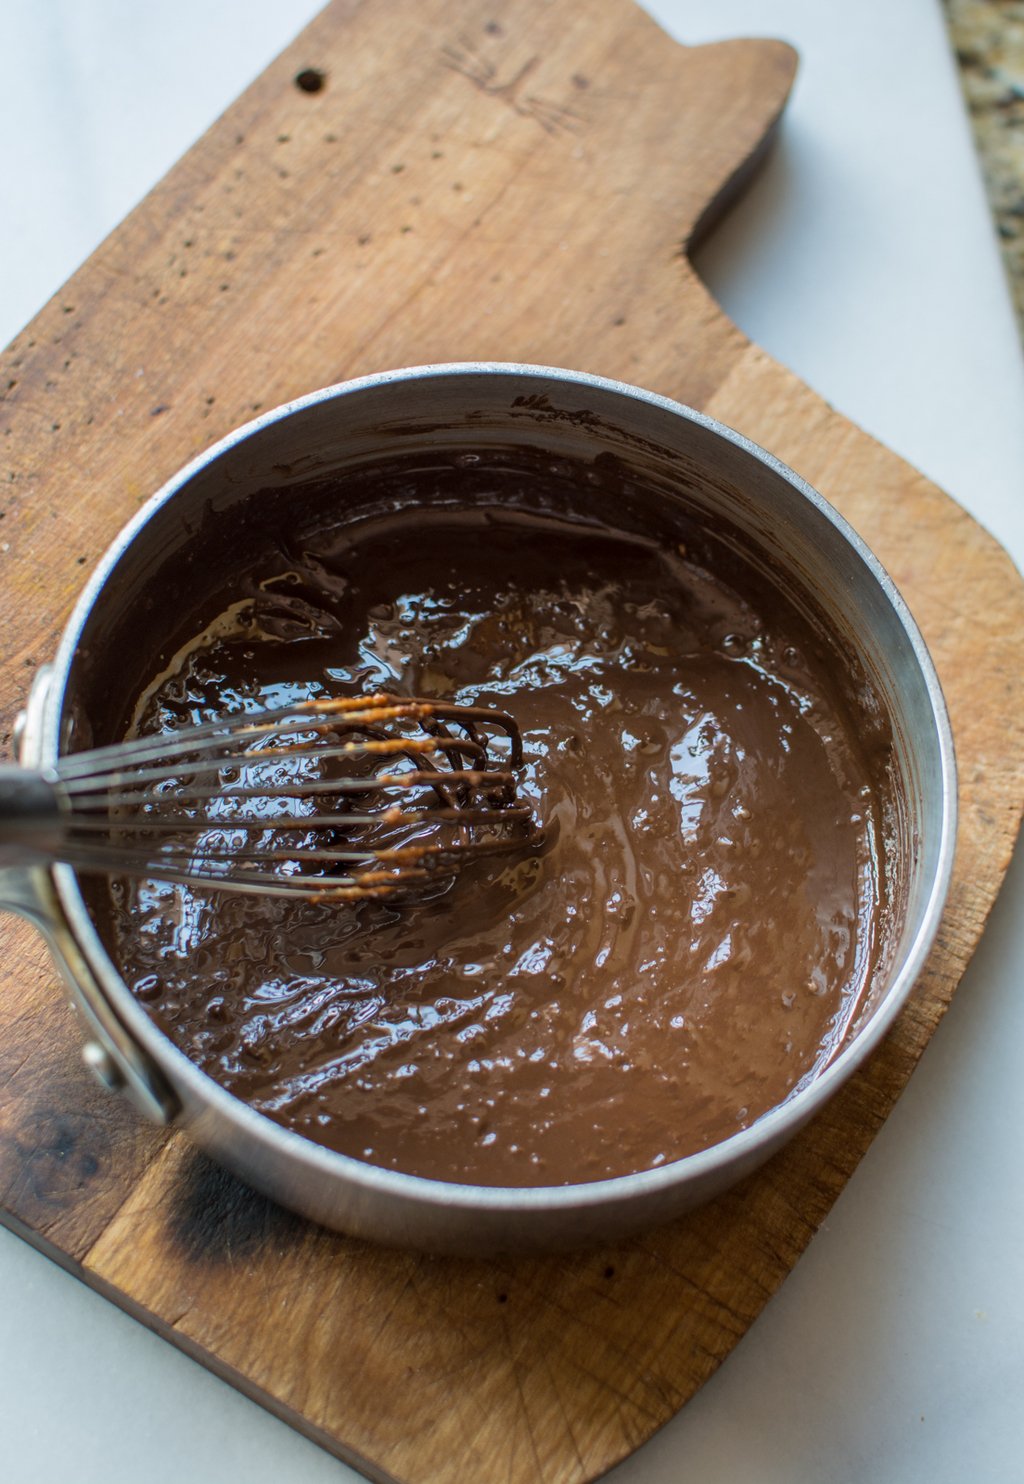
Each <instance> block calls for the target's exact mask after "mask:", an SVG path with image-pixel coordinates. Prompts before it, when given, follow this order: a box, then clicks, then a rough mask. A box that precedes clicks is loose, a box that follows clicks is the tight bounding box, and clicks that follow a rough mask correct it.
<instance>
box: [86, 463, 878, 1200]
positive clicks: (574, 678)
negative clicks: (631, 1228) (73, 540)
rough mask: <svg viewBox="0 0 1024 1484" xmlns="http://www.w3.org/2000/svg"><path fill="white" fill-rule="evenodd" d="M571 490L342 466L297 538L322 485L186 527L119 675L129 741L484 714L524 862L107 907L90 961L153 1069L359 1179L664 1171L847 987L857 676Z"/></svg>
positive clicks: (750, 1093) (765, 1084) (749, 587)
mask: <svg viewBox="0 0 1024 1484" xmlns="http://www.w3.org/2000/svg"><path fill="white" fill-rule="evenodd" d="M582 480H583V474H582V472H581V471H574V470H573V469H571V468H569V469H566V468H561V469H556V470H553V471H550V472H544V470H543V469H542V468H541V467H540V466H538V467H537V468H532V467H530V466H529V465H524V464H523V461H522V459H519V460H518V461H517V459H516V458H514V457H512V458H510V459H509V460H507V461H505V463H503V462H502V460H501V459H494V458H492V459H491V460H490V461H488V460H487V459H483V460H480V459H476V458H474V457H473V456H470V457H469V458H468V459H465V458H460V459H450V460H448V461H447V462H446V461H445V460H443V459H442V460H440V461H438V460H437V459H436V458H435V459H434V460H433V462H431V461H429V460H428V461H422V460H421V461H420V462H419V463H417V462H416V461H412V462H409V463H407V464H406V465H403V466H400V467H398V466H396V467H395V468H393V469H390V470H387V471H379V470H378V471H375V472H374V471H370V472H367V473H365V474H364V475H363V476H361V482H360V477H357V476H352V477H350V479H349V481H348V484H347V485H345V486H344V487H340V488H339V490H338V491H337V492H336V493H335V494H334V495H331V497H330V498H329V499H327V500H326V507H329V509H330V510H331V511H333V515H331V516H330V517H329V518H328V517H327V516H325V515H324V514H323V510H324V508H326V507H325V497H324V492H323V490H320V491H319V492H318V494H317V502H316V503H317V508H318V510H319V511H320V514H319V515H318V516H317V518H316V520H306V521H305V523H304V524H303V522H301V521H298V520H297V518H296V521H297V524H296V523H293V522H292V521H291V520H290V519H289V517H288V514H287V511H288V509H289V508H291V507H289V506H288V504H287V502H285V503H284V504H280V502H279V504H280V510H279V512H278V516H277V517H276V526H275V524H274V521H273V520H271V521H270V526H271V527H272V528H273V530H274V531H275V532H276V534H274V536H273V539H272V540H266V541H264V543H263V545H262V546H261V545H260V541H259V540H258V539H257V538H255V537H252V538H250V544H249V545H248V546H246V544H245V542H244V541H239V543H237V544H235V545H234V546H232V547H231V548H230V550H229V565H231V564H232V563H233V564H234V565H233V566H232V568H231V571H230V573H226V571H225V568H224V562H223V557H222V556H216V555H213V554H211V553H223V552H224V551H225V550H228V548H227V547H225V546H224V544H223V543H219V542H217V541H212V542H209V541H208V542H207V543H206V545H205V548H204V549H205V550H206V552H207V556H206V557H205V558H204V559H203V562H200V563H198V564H197V563H196V562H195V560H192V561H191V564H190V566H189V582H190V584H191V586H190V588H189V591H190V592H191V593H193V594H196V593H198V594H199V597H197V598H196V599H195V603H194V605H193V607H194V611H193V612H192V613H191V616H190V618H189V622H188V623H187V624H186V625H185V627H184V629H183V630H182V631H181V632H179V633H178V635H177V637H176V639H175V644H174V646H173V652H168V651H167V648H166V646H165V649H164V651H163V652H158V648H157V646H156V645H155V644H154V646H153V649H152V652H151V653H150V654H148V657H144V658H143V660H142V661H141V662H140V664H139V666H138V667H137V668H138V675H139V678H140V682H141V683H140V684H139V685H137V687H136V691H135V694H134V696H133V697H132V700H133V702H134V721H133V725H136V726H139V727H141V728H142V729H143V730H145V731H158V730H161V729H164V728H169V727H172V726H177V725H181V724H183V723H188V722H195V721H200V720H203V719H206V718H208V717H212V716H215V715H217V714H220V713H222V712H224V711H225V710H232V709H236V708H238V707H239V706H243V705H253V704H261V705H262V704H276V703H278V702H280V701H282V700H285V699H288V698H290V697H293V696H307V695H320V694H336V693H353V694H355V693H359V692H363V691H377V690H382V689H383V690H392V691H395V692H397V693H401V694H413V695H425V696H444V697H447V698H450V699H454V700H457V701H467V702H472V703H474V704H478V705H493V706H496V707H501V708H504V709H506V710H508V711H510V712H512V713H513V714H514V715H515V717H516V718H517V719H518V722H519V725H520V727H521V729H522V734H523V738H524V744H525V749H526V764H525V766H524V768H523V770H522V775H521V777H520V780H519V793H520V795H521V796H523V797H525V798H527V799H528V800H530V801H531V802H532V804H533V806H534V808H535V810H536V814H537V816H538V818H539V819H540V820H542V821H543V822H544V824H545V827H546V830H547V839H548V843H547V847H546V849H545V850H544V851H543V852H541V853H540V854H538V855H535V856H530V857H527V858H523V859H515V860H511V861H509V860H500V861H498V862H494V863H489V864H481V865H480V867H479V868H473V869H470V870H467V871H465V872H464V873H463V874H462V876H461V877H459V878H458V879H457V880H455V881H453V882H445V883H443V884H439V885H438V886H436V887H432V888H431V889H430V890H429V891H427V892H425V893H424V894H423V896H422V897H419V898H413V899H411V900H409V901H407V902H403V903H398V904H396V903H390V902H368V903H365V904H362V905H359V906H353V905H335V906H327V905H324V904H319V905H311V904H305V903H301V904H296V903H293V902H288V903H282V902H268V901H267V900H265V899H262V898H260V899H250V898H244V897H235V896H230V895H227V894H217V893H206V894H204V893H202V892H200V891H197V890H192V889H189V888H185V887H182V886H176V885H167V884H161V883H159V882H147V883H143V884H141V885H139V884H128V883H120V882H119V883H115V885H114V887H113V889H112V902H113V910H112V912H110V913H109V915H108V917H107V920H106V922H105V924H104V926H103V930H104V932H105V933H106V935H107V938H108V942H109V944H110V947H111V951H112V953H113V955H114V958H115V960H116V962H117V963H118V965H119V967H120V969H121V971H122V973H123V975H124V977H125V979H126V981H127V983H128V984H129V985H130V986H131V988H132V989H133V991H134V993H135V994H136V995H137V996H138V998H139V999H140V1000H141V1001H142V1002H144V1004H145V1005H146V1007H147V1009H148V1011H149V1013H150V1014H151V1015H152V1016H153V1018H154V1019H155V1020H156V1021H157V1023H158V1024H159V1025H160V1026H161V1027H162V1029H163V1030H164V1031H165V1032H166V1034H167V1035H168V1036H169V1037H171V1039H172V1040H173V1041H174V1042H175V1043H176V1044H177V1045H178V1046H179V1047H180V1048H181V1050H182V1051H184V1052H185V1053H186V1054H187V1055H188V1056H189V1057H190V1058H191V1059H192V1060H193V1061H194V1062H195V1063H196V1064H197V1065H198V1066H199V1067H201V1068H202V1069H203V1070H204V1071H205V1072H207V1073H208V1074H209V1075H210V1076H211V1077H213V1078H214V1079H216V1080H217V1081H218V1082H220V1083H221V1084H222V1085H223V1086H224V1087H226V1088H227V1089H228V1090H229V1091H230V1092H232V1093H234V1094H235V1095H236V1096H237V1097H239V1098H241V1099H243V1100H245V1101H246V1102H248V1103H250V1104H251V1105H252V1106H253V1107H255V1108H257V1109H259V1110H260V1111H261V1112H263V1113H265V1114H267V1115H268V1116H269V1117H270V1118H273V1119H276V1120H278V1121H279V1122H280V1123H282V1124H284V1125H285V1126H287V1127H288V1128H290V1129H294V1130H296V1131H297V1132H299V1133H301V1134H304V1135H306V1136H307V1137H309V1138H310V1139H313V1140H316V1141H317V1142H319V1143H321V1144H324V1145H327V1146H329V1147H330V1148H332V1149H335V1150H340V1151H342V1152H344V1153H345V1154H348V1155H352V1156H354V1157H355V1158H357V1159H361V1160H365V1161H369V1162H371V1163H373V1164H377V1165H381V1166H384V1167H385V1168H388V1169H395V1170H401V1171H405V1172H409V1173H413V1174H417V1175H424V1176H429V1177H435V1178H440V1179H445V1180H454V1181H459V1182H471V1183H476V1184H483V1185H511V1186H523V1185H552V1184H561V1183H565V1182H576V1181H589V1180H598V1179H602V1178H605V1177H608V1176H615V1175H622V1174H626V1173H630V1172H633V1171H637V1170H644V1169H649V1168H651V1167H654V1166H658V1165H660V1164H663V1163H665V1162H666V1161H671V1160H675V1159H678V1158H679V1157H681V1156H683V1155H687V1154H690V1153H692V1152H693V1151H696V1150H700V1149H703V1148H705V1147H707V1146H708V1145H710V1144H712V1143H714V1142H716V1141H718V1140H721V1139H723V1138H726V1137H727V1136H729V1135H730V1134H733V1133H735V1132H736V1131H738V1130H740V1129H743V1128H745V1127H747V1126H748V1125H749V1124H751V1123H752V1122H754V1121H755V1120H756V1119H757V1118H759V1117H760V1116H762V1115H763V1114H764V1113H766V1112H767V1111H768V1110H770V1109H771V1108H774V1107H775V1106H777V1105H778V1104H779V1103H781V1102H783V1101H785V1099H787V1098H788V1097H790V1096H791V1095H792V1094H793V1092H794V1091H795V1090H796V1089H797V1088H799V1087H801V1086H803V1085H804V1084H806V1082H807V1081H808V1080H809V1079H811V1078H813V1077H814V1076H815V1075H816V1074H817V1073H818V1072H819V1071H820V1070H821V1069H822V1068H823V1067H824V1066H825V1065H826V1064H827V1063H828V1062H829V1061H830V1059H831V1058H832V1057H833V1056H834V1055H835V1053H836V1051H837V1049H838V1047H839V1046H840V1045H841V1043H842V1041H843V1038H844V1035H845V1033H846V1032H847V1030H848V1027H849V1025H850V1023H851V1020H852V1019H853V1017H854V1016H855V1014H856V1012H857V1010H858V1008H859V1007H860V1006H862V1004H863V1001H864V998H865V995H866V994H867V992H868V990H869V987H870V983H871V978H872V973H873V970H874V968H875V965H876V960H877V957H878V954H879V941H878V940H879V923H880V914H882V912H883V908H884V898H885V893H886V881H885V869H884V860H885V850H884V842H883V838H882V836H883V833H884V831H883V816H884V809H885V797H884V793H885V790H886V789H887V787H888V784H887V782H886V780H887V777H888V772H887V768H888V750H887V747H886V743H885V736H884V728H880V726H879V723H878V719H877V717H876V716H874V715H869V714H868V712H869V711H870V706H868V707H867V710H865V709H864V706H865V705H866V704H867V703H863V695H864V687H863V685H861V686H859V687H854V686H851V685H849V684H847V681H846V678H845V677H846V675H847V664H846V661H845V659H844V657H843V654H842V652H841V647H840V646H839V645H838V643H837V642H836V641H834V640H833V639H832V638H830V636H829V635H828V634H827V633H825V632H824V631H823V629H822V627H821V625H820V624H818V623H817V622H816V621H815V620H814V618H813V615H809V613H808V611H807V610H806V609H802V608H801V605H800V604H799V603H798V602H797V601H795V600H794V598H793V595H792V594H791V593H789V592H786V591H783V590H782V587H781V586H780V585H777V584H773V582H772V581H771V580H770V579H766V578H765V576H764V573H763V572H762V573H760V574H758V573H756V572H755V569H754V566H753V565H752V564H750V563H747V562H746V561H745V560H744V558H743V557H742V554H737V551H736V550H735V549H734V546H731V545H730V543H729V542H728V541H725V540H722V539H719V536H716V534H715V533H714V532H713V531H711V532H709V531H708V530H707V529H705V528H704V527H698V526H695V525H693V524H692V523H690V522H688V521H687V519H686V518H685V517H684V516H683V515H682V514H680V515H678V516H676V515H673V514H672V513H671V512H670V511H669V512H666V510H661V511H660V514H659V515H658V518H657V519H656V520H655V519H652V520H651V521H650V522H647V523H646V526H647V528H644V527H645V522H644V521H643V520H641V519H639V518H638V514H637V512H638V510H640V511H641V512H642V506H643V500H642V499H641V498H640V497H639V496H638V495H637V492H636V491H635V490H634V491H633V494H632V496H631V499H630V501H617V500H616V499H615V498H612V495H611V494H610V493H609V490H608V489H605V492H604V497H603V498H597V497H596V496H594V497H593V498H592V499H591V500H590V502H589V503H588V502H587V501H585V500H583V499H582V497H580V498H579V499H577V498H576V496H575V495H573V493H572V491H573V490H574V489H575V488H576V487H577V486H578V485H579V484H580V482H581V481H582ZM591 495H593V492H592V491H591ZM268 500H269V497H268ZM270 504H273V501H272V500H270ZM275 508H276V507H275ZM617 510H621V519H620V518H619V516H617V514H616V512H617ZM282 512H284V513H282ZM300 527H301V529H300ZM719 535H720V533H719ZM204 563H205V566H204ZM183 590H184V589H183ZM858 696H859V697H860V698H861V699H857V697H858Z"/></svg>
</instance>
